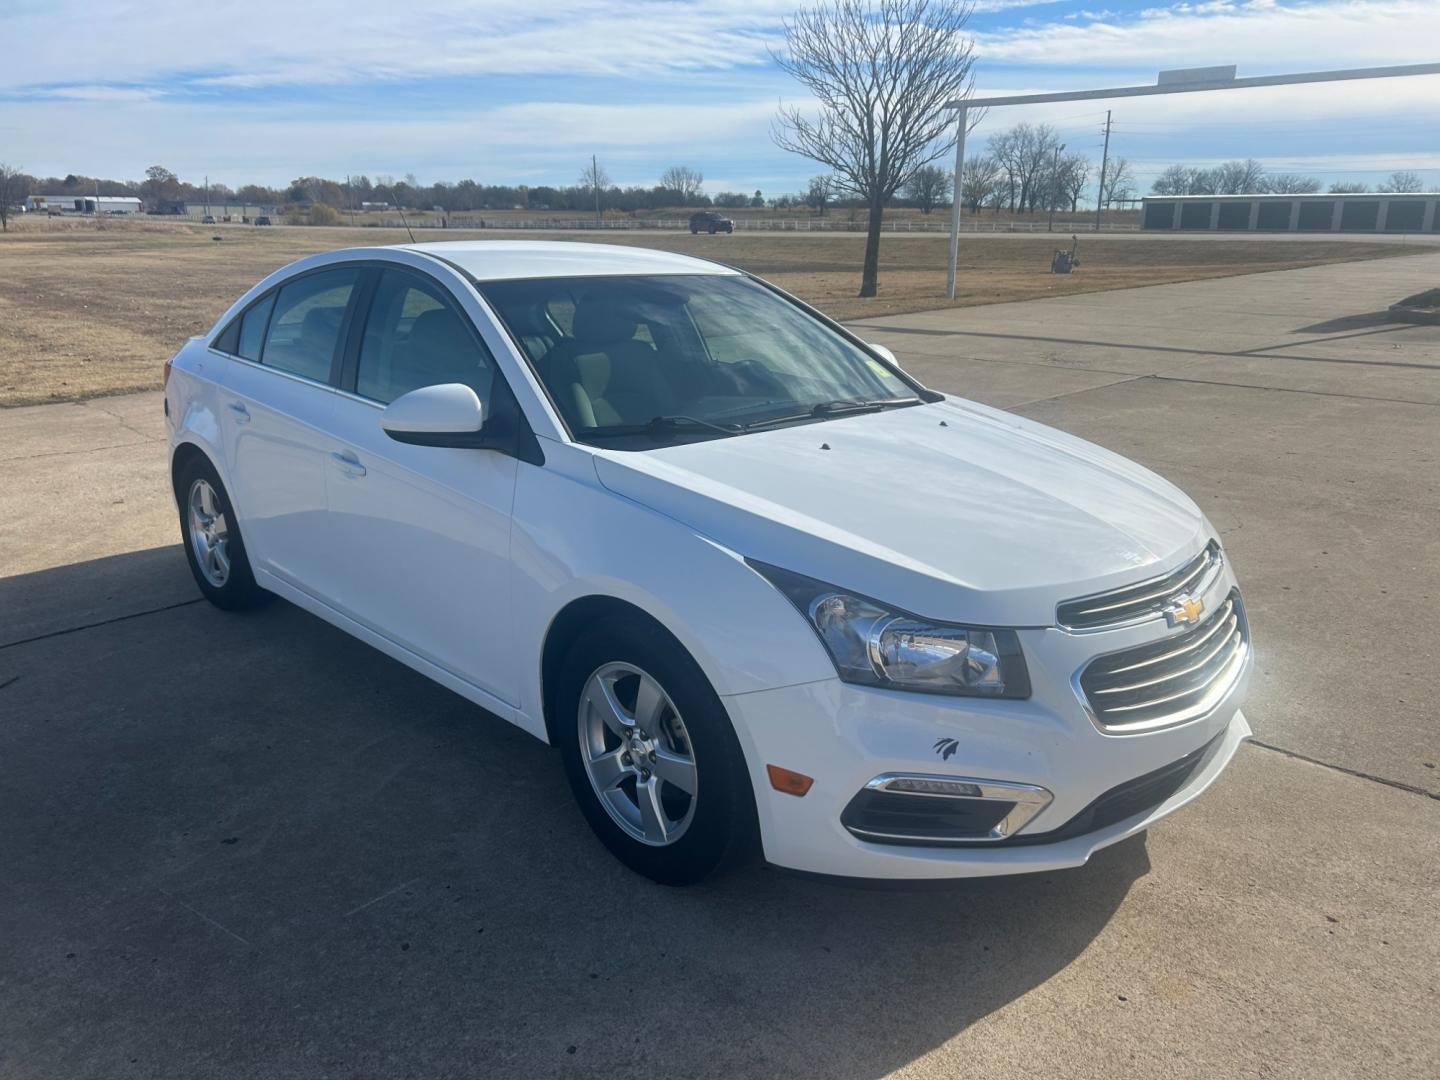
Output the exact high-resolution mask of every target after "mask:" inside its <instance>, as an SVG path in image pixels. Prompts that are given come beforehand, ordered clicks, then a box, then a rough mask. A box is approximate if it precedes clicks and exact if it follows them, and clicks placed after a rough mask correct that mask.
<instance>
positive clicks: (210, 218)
mask: <svg viewBox="0 0 1440 1080" xmlns="http://www.w3.org/2000/svg"><path fill="white" fill-rule="evenodd" d="M200 224H201V225H214V224H215V215H214V214H206V215H205V216H204V217H203V218H201V219H200Z"/></svg>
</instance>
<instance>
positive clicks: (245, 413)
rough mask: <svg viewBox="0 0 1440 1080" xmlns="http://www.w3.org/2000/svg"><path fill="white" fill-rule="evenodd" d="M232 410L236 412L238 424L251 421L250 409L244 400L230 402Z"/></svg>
mask: <svg viewBox="0 0 1440 1080" xmlns="http://www.w3.org/2000/svg"><path fill="white" fill-rule="evenodd" d="M230 412H231V413H233V414H234V416H235V422H236V423H237V424H248V423H249V422H250V410H249V409H247V408H246V407H245V403H244V402H243V401H232V402H230Z"/></svg>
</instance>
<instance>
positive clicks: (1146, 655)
mask: <svg viewBox="0 0 1440 1080" xmlns="http://www.w3.org/2000/svg"><path fill="white" fill-rule="evenodd" d="M1248 653H1249V628H1248V626H1247V625H1246V622H1245V612H1244V608H1243V607H1242V605H1241V604H1240V597H1239V594H1238V593H1236V592H1231V594H1230V595H1229V597H1227V598H1226V600H1225V602H1224V603H1223V604H1221V605H1220V606H1219V607H1218V608H1217V609H1216V610H1215V611H1214V612H1213V613H1212V614H1211V615H1210V617H1209V618H1207V619H1205V620H1204V621H1203V622H1202V623H1200V625H1198V626H1196V627H1193V628H1191V629H1189V630H1185V631H1182V632H1181V633H1179V634H1175V635H1172V636H1170V637H1167V638H1163V639H1161V640H1159V641H1151V642H1146V643H1145V644H1143V645H1137V646H1133V647H1131V648H1129V649H1125V650H1122V651H1120V652H1118V653H1111V654H1108V655H1106V656H1100V657H1097V658H1095V659H1094V660H1092V661H1091V662H1090V663H1089V664H1088V665H1086V667H1085V669H1084V670H1083V671H1082V672H1081V673H1080V676H1079V678H1078V679H1077V689H1078V690H1079V691H1080V692H1081V694H1082V695H1083V696H1084V698H1085V701H1086V704H1087V705H1088V706H1089V707H1090V711H1091V714H1092V715H1093V716H1094V718H1095V721H1096V723H1098V724H1099V725H1100V726H1101V727H1103V728H1109V729H1111V730H1116V731H1129V730H1144V729H1145V728H1149V727H1159V726H1163V725H1165V724H1172V723H1180V722H1181V721H1183V720H1185V719H1189V718H1190V717H1192V716H1198V715H1200V714H1201V713H1203V712H1205V711H1207V710H1208V709H1211V708H1213V707H1214V706H1215V705H1216V704H1217V703H1218V702H1219V700H1220V699H1221V698H1222V697H1223V696H1224V695H1225V694H1226V693H1227V692H1228V691H1229V689H1230V688H1231V686H1233V685H1234V683H1235V680H1236V679H1237V678H1238V677H1239V674H1240V672H1241V670H1242V668H1243V667H1244V661H1245V658H1246V656H1247V655H1248Z"/></svg>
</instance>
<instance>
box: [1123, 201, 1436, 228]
mask: <svg viewBox="0 0 1440 1080" xmlns="http://www.w3.org/2000/svg"><path fill="white" fill-rule="evenodd" d="M1141 220H1142V223H1143V227H1144V228H1146V229H1151V230H1157V231H1158V230H1166V229H1170V230H1180V231H1186V232H1205V231H1209V232H1385V233H1418V232H1440V193H1435V192H1431V193H1427V194H1417V195H1398V194H1397V195H1387V194H1383V193H1375V192H1361V193H1358V194H1353V195H1350V194H1347V195H1339V194H1336V195H1322V194H1319V193H1316V194H1314V195H1150V196H1147V197H1146V198H1145V199H1144V201H1143V211H1142V218H1141Z"/></svg>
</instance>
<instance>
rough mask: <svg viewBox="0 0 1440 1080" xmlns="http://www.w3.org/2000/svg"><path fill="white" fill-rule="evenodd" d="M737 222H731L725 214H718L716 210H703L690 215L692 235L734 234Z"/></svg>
mask: <svg viewBox="0 0 1440 1080" xmlns="http://www.w3.org/2000/svg"><path fill="white" fill-rule="evenodd" d="M734 231H735V222H733V221H731V220H730V219H729V218H728V217H726V216H725V215H724V214H717V213H715V211H714V210H701V211H700V212H699V213H698V214H691V215H690V235H691V236H694V235H695V234H696V233H700V232H708V233H709V234H710V235H711V236H714V235H715V234H716V233H717V232H724V233H733V232H734Z"/></svg>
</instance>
